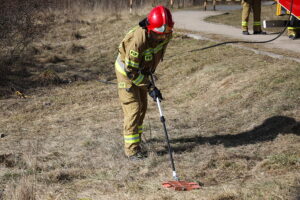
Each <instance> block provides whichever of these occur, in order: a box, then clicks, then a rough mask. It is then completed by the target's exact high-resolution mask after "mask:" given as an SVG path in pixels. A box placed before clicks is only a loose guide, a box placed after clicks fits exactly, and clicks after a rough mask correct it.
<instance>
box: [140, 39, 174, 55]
mask: <svg viewBox="0 0 300 200" xmlns="http://www.w3.org/2000/svg"><path fill="white" fill-rule="evenodd" d="M169 41H170V40H165V41H164V42H162V43H161V44H159V45H157V46H156V47H155V48H149V49H146V50H145V51H144V52H143V55H150V54H151V53H157V52H159V51H160V50H161V49H162V48H163V46H164V45H165V44H167V43H168V42H169Z"/></svg>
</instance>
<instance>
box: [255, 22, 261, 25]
mask: <svg viewBox="0 0 300 200" xmlns="http://www.w3.org/2000/svg"><path fill="white" fill-rule="evenodd" d="M260 25H261V23H260V22H253V26H260Z"/></svg>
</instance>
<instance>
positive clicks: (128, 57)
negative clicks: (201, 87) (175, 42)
mask: <svg viewBox="0 0 300 200" xmlns="http://www.w3.org/2000/svg"><path fill="white" fill-rule="evenodd" d="M170 39H171V38H168V39H166V40H163V41H161V42H158V41H155V40H154V39H152V38H151V37H150V36H149V34H148V31H147V29H144V28H143V27H140V26H136V27H134V28H133V29H131V30H130V31H129V32H128V33H127V35H126V36H125V38H124V39H123V41H122V42H121V44H120V46H119V56H118V58H117V60H116V63H115V67H116V71H117V72H119V73H121V74H123V75H124V80H123V81H124V82H125V84H126V85H127V84H128V86H130V85H131V84H134V85H136V86H147V85H148V84H149V78H148V75H149V74H150V73H154V71H155V69H156V67H157V65H158V63H159V62H160V61H161V60H162V59H163V56H164V53H165V50H166V48H167V45H168V43H169V40H170ZM126 85H125V86H124V87H127V86H126Z"/></svg>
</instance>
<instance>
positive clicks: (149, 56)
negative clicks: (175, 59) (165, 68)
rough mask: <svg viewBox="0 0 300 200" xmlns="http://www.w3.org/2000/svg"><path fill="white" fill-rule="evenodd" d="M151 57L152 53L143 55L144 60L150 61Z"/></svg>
mask: <svg viewBox="0 0 300 200" xmlns="http://www.w3.org/2000/svg"><path fill="white" fill-rule="evenodd" d="M152 58H153V56H152V54H150V55H145V61H151V60H152Z"/></svg>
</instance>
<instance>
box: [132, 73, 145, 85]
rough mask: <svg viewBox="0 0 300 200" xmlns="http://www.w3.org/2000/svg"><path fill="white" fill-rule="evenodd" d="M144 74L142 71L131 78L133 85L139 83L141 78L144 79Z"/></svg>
mask: <svg viewBox="0 0 300 200" xmlns="http://www.w3.org/2000/svg"><path fill="white" fill-rule="evenodd" d="M144 77H145V76H144V75H143V74H142V73H140V74H139V76H138V77H137V78H136V79H135V80H133V81H132V82H133V83H134V84H135V85H139V84H140V83H141V82H142V81H143V80H144Z"/></svg>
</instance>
